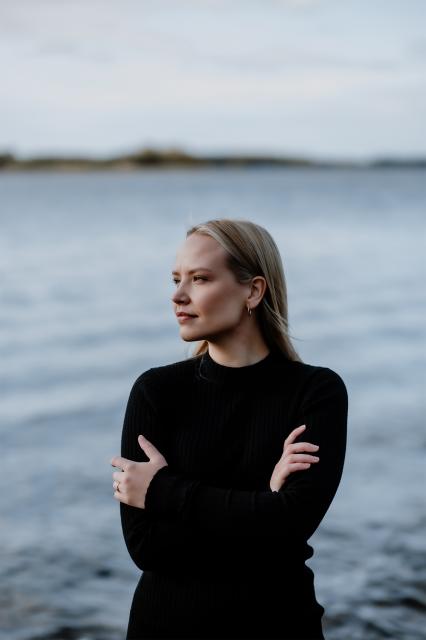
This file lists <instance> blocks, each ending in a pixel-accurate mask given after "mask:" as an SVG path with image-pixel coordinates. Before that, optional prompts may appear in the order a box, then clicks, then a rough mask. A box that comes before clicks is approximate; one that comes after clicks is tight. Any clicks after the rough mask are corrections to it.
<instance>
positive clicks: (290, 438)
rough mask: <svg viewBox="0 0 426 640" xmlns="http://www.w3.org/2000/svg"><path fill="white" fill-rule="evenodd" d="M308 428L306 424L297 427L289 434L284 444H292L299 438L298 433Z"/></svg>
mask: <svg viewBox="0 0 426 640" xmlns="http://www.w3.org/2000/svg"><path fill="white" fill-rule="evenodd" d="M305 429H306V424H301V425H300V427H296V429H293V431H292V432H291V433H290V434H289V435H288V436H287V438H286V439H285V440H284V446H286V445H288V444H291V443H292V442H294V440H295V439H296V438H297V436H298V435H300V434H301V433H302V431H304V430H305Z"/></svg>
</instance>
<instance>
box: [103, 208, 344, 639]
mask: <svg viewBox="0 0 426 640" xmlns="http://www.w3.org/2000/svg"><path fill="white" fill-rule="evenodd" d="M172 277H173V280H174V283H175V289H174V291H173V295H172V304H173V310H174V312H175V314H176V316H177V322H178V323H179V331H180V337H181V338H182V339H183V340H184V341H185V342H196V343H197V345H196V348H195V350H194V352H193V354H192V355H191V356H190V357H189V358H187V359H185V360H181V361H179V362H173V363H171V364H168V365H163V366H157V367H153V368H151V369H149V370H147V371H145V372H143V373H142V374H141V375H139V377H138V378H137V379H136V381H135V382H134V384H133V387H132V389H131V392H130V396H129V400H128V403H127V408H126V412H125V417H124V424H123V430H122V438H121V455H120V456H116V457H114V458H113V459H112V460H111V464H113V466H115V467H117V468H118V469H119V470H116V471H114V472H113V474H112V475H113V487H114V490H115V492H114V494H113V495H114V498H116V499H117V500H118V501H119V502H120V516H121V524H122V530H123V536H124V540H125V544H126V547H127V550H128V552H129V554H130V556H131V558H132V559H133V561H134V562H135V564H136V565H137V566H138V568H139V569H141V571H142V574H141V577H140V579H139V582H138V584H137V586H136V590H135V593H134V596H133V600H132V604H131V609H130V615H129V621H128V628H127V635H126V639H127V640H130V639H136V638H138V639H148V638H229V639H230V638H281V639H282V640H290V639H291V640H295V639H305V640H307V639H310V640H314V639H315V640H320V639H321V638H324V635H323V629H322V616H323V613H324V608H323V607H322V606H321V604H319V603H318V601H317V599H316V595H315V588H314V574H313V572H312V570H311V569H310V568H309V567H308V566H307V565H306V564H305V561H306V560H307V559H309V558H310V557H312V555H313V549H312V547H311V546H310V545H309V544H308V542H307V541H308V540H309V538H310V537H311V536H312V534H313V533H314V532H315V530H316V529H317V527H318V525H319V524H320V522H321V520H322V519H323V517H324V515H325V513H326V512H327V510H328V508H329V506H330V504H331V502H332V500H333V498H334V496H335V493H336V491H337V488H338V485H339V482H340V479H341V475H342V471H343V465H344V458H345V450H346V431H347V412H348V395H347V391H346V386H345V384H344V382H343V380H342V378H341V377H340V376H339V375H338V374H337V373H336V372H335V371H333V370H332V369H330V368H328V367H326V366H317V365H313V364H307V363H304V362H303V361H302V360H301V358H300V357H299V356H298V354H297V352H296V351H295V349H294V347H293V345H292V343H291V340H290V337H289V334H288V308H287V289H286V282H285V276H284V271H283V265H282V260H281V256H280V253H279V250H278V247H277V245H276V243H275V241H274V240H273V238H272V236H271V235H270V233H269V232H268V231H267V230H266V229H265V228H263V227H262V226H260V225H257V224H255V223H253V222H250V221H248V220H243V219H226V218H225V219H214V220H209V221H207V222H205V223H202V224H198V225H195V226H193V227H192V228H190V229H189V230H188V231H187V234H186V239H185V241H184V243H183V244H182V246H181V247H180V248H179V250H178V252H177V255H176V261H175V264H174V266H173V271H172ZM141 436H143V437H141Z"/></svg>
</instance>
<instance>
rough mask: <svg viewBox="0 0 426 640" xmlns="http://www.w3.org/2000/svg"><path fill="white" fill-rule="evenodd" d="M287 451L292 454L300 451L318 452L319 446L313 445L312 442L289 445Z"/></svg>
mask: <svg viewBox="0 0 426 640" xmlns="http://www.w3.org/2000/svg"><path fill="white" fill-rule="evenodd" d="M287 449H288V450H289V451H290V452H291V453H296V452H298V451H318V449H319V446H318V445H317V444H312V443H311V442H295V443H294V444H289V445H287Z"/></svg>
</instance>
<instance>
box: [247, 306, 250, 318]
mask: <svg viewBox="0 0 426 640" xmlns="http://www.w3.org/2000/svg"><path fill="white" fill-rule="evenodd" d="M247 311H248V314H249V316H251V309H250V307H249V306H248V305H247Z"/></svg>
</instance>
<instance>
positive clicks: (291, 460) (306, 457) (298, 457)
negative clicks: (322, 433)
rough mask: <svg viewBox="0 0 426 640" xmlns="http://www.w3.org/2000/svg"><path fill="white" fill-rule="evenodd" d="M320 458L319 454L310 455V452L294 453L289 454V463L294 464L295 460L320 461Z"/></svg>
mask: <svg viewBox="0 0 426 640" xmlns="http://www.w3.org/2000/svg"><path fill="white" fill-rule="evenodd" d="M318 461H319V458H318V457H317V456H310V455H308V454H306V455H304V454H303V453H293V454H290V455H289V456H287V463H289V464H292V463H294V462H318Z"/></svg>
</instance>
